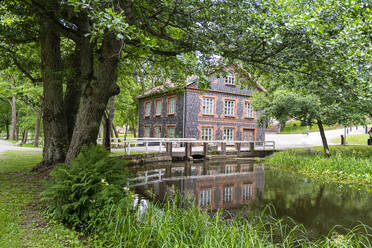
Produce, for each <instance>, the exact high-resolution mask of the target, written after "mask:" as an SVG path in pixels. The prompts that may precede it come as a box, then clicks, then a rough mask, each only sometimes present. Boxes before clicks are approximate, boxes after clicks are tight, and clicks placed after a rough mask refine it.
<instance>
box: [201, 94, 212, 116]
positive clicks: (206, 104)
mask: <svg viewBox="0 0 372 248" xmlns="http://www.w3.org/2000/svg"><path fill="white" fill-rule="evenodd" d="M213 104H214V101H213V98H208V97H204V98H203V114H206V115H208V114H209V115H211V114H213Z"/></svg>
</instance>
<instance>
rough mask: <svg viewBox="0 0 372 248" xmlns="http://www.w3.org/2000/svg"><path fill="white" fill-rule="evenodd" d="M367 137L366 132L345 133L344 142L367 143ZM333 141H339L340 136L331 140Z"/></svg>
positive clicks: (351, 143) (350, 143) (352, 143)
mask: <svg viewBox="0 0 372 248" xmlns="http://www.w3.org/2000/svg"><path fill="white" fill-rule="evenodd" d="M368 139H369V135H368V134H349V135H346V143H347V144H349V145H367V140H368ZM331 142H334V143H341V138H334V139H332V140H331Z"/></svg>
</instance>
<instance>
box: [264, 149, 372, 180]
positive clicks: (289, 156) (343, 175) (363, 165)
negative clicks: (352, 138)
mask: <svg viewBox="0 0 372 248" xmlns="http://www.w3.org/2000/svg"><path fill="white" fill-rule="evenodd" d="M330 150H331V154H332V156H331V157H326V156H324V155H323V153H322V152H321V151H320V150H314V149H293V150H287V151H284V152H278V153H275V154H273V155H272V156H270V157H268V158H267V159H266V160H265V161H266V163H267V164H269V165H271V167H272V168H280V169H283V170H288V171H293V172H297V173H301V174H305V175H307V176H310V177H316V178H321V179H323V180H327V181H337V182H340V183H356V184H363V185H368V186H372V147H368V146H331V147H330Z"/></svg>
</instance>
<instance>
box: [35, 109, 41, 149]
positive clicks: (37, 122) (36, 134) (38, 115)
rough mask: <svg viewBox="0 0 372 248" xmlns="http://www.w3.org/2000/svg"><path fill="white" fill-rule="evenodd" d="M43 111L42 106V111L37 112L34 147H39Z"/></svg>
mask: <svg viewBox="0 0 372 248" xmlns="http://www.w3.org/2000/svg"><path fill="white" fill-rule="evenodd" d="M41 105H42V104H41ZM41 111H42V108H41V106H40V110H39V111H38V112H37V118H36V123H35V136H34V147H38V146H39V136H40V121H41Z"/></svg>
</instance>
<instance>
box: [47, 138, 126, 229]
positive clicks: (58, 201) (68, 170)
mask: <svg viewBox="0 0 372 248" xmlns="http://www.w3.org/2000/svg"><path fill="white" fill-rule="evenodd" d="M125 165H126V161H124V160H122V159H118V158H113V157H109V152H108V151H107V150H106V149H105V148H104V147H102V146H95V145H90V146H85V147H83V148H82V150H81V152H80V154H79V155H78V156H77V157H76V158H75V159H73V160H72V161H71V164H70V165H68V164H60V165H58V166H57V168H56V169H55V170H54V171H52V172H51V181H50V185H49V186H48V187H47V188H46V190H45V191H44V192H42V194H41V196H42V198H41V200H42V201H44V202H46V203H47V204H48V206H47V209H48V212H49V214H50V215H51V217H52V218H53V219H55V220H57V221H60V222H63V223H64V224H66V225H68V226H70V227H72V228H75V229H77V230H81V231H84V232H87V233H89V232H91V231H92V230H93V228H95V227H96V226H97V223H98V222H100V221H102V218H107V211H105V210H107V209H109V208H111V206H112V205H113V204H115V203H118V202H119V201H120V200H122V199H125V198H127V197H126V196H127V193H126V191H125V190H124V187H125V186H126V182H127V170H126V166H125ZM105 215H106V217H105Z"/></svg>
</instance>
